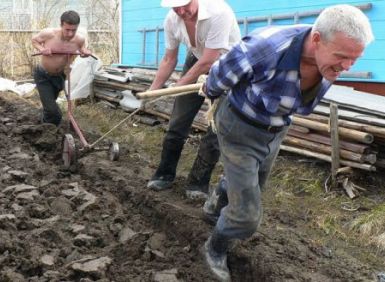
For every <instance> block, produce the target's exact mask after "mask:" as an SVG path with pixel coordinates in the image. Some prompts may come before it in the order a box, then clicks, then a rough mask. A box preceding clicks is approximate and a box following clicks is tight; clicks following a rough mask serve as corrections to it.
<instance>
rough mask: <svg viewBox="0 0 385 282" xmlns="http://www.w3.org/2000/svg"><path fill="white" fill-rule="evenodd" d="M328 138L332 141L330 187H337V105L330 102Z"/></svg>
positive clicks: (338, 148) (338, 147) (338, 164)
mask: <svg viewBox="0 0 385 282" xmlns="http://www.w3.org/2000/svg"><path fill="white" fill-rule="evenodd" d="M330 138H331V141H332V155H331V157H332V167H331V175H332V183H331V184H332V185H331V187H332V188H337V170H338V169H339V167H340V144H339V136H338V106H337V104H336V103H330Z"/></svg>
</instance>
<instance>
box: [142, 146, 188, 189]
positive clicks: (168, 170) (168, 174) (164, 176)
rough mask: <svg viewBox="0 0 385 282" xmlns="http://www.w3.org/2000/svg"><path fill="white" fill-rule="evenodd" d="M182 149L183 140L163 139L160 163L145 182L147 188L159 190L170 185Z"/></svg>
mask: <svg viewBox="0 0 385 282" xmlns="http://www.w3.org/2000/svg"><path fill="white" fill-rule="evenodd" d="M182 149H183V142H178V143H176V142H175V143H171V142H169V141H167V140H165V141H164V143H163V150H162V155H161V160H160V164H159V166H158V169H157V170H156V172H155V174H154V176H153V177H152V178H151V180H150V181H149V182H148V183H147V188H151V189H153V190H157V191H160V190H164V189H168V188H170V187H171V185H172V182H173V181H174V179H175V174H176V167H177V165H178V161H179V158H180V155H181V152H182Z"/></svg>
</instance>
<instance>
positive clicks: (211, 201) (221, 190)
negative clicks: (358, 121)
mask: <svg viewBox="0 0 385 282" xmlns="http://www.w3.org/2000/svg"><path fill="white" fill-rule="evenodd" d="M227 204H228V199H227V192H226V179H225V178H224V177H221V179H220V181H219V183H218V186H217V187H216V188H215V189H214V190H213V192H212V193H211V195H210V197H209V198H208V199H207V200H206V202H205V204H204V205H203V213H204V219H205V220H206V221H207V222H208V223H209V224H211V225H215V224H216V223H217V221H218V218H219V215H220V213H221V210H222V208H224V207H225V206H227Z"/></svg>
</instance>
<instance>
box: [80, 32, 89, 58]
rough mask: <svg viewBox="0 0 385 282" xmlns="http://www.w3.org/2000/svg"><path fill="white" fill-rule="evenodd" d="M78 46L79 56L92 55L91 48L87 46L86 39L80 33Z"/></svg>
mask: <svg viewBox="0 0 385 282" xmlns="http://www.w3.org/2000/svg"><path fill="white" fill-rule="evenodd" d="M79 46H80V48H79V51H80V54H81V55H80V56H81V57H88V56H90V55H92V52H91V50H89V49H88V48H87V42H86V39H85V38H84V37H83V36H80V35H79Z"/></svg>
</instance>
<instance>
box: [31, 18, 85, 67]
mask: <svg viewBox="0 0 385 282" xmlns="http://www.w3.org/2000/svg"><path fill="white" fill-rule="evenodd" d="M64 25H65V23H64ZM62 29H63V27H62V28H49V29H44V30H42V31H41V32H40V33H39V34H38V35H36V36H35V37H34V38H33V44H34V46H35V48H36V49H38V50H39V48H40V47H44V49H48V48H49V49H51V52H52V53H55V52H69V53H70V52H76V51H79V50H80V49H81V48H83V47H84V42H85V39H84V38H83V37H82V36H80V35H78V34H75V35H74V36H73V37H72V38H71V39H69V40H68V39H65V38H63V31H62ZM75 32H76V31H75ZM36 45H38V46H36ZM73 59H74V56H71V58H70V62H72V61H73ZM67 63H68V58H67V55H55V54H53V55H43V56H42V57H41V63H40V64H41V66H42V67H43V68H44V69H45V70H46V71H47V72H48V73H50V74H58V73H61V72H63V71H64V70H65V68H66V65H67Z"/></svg>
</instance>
